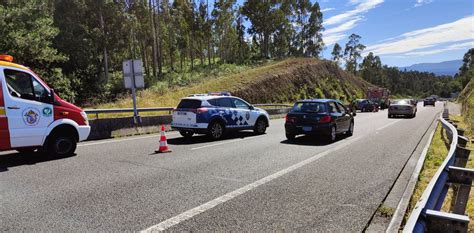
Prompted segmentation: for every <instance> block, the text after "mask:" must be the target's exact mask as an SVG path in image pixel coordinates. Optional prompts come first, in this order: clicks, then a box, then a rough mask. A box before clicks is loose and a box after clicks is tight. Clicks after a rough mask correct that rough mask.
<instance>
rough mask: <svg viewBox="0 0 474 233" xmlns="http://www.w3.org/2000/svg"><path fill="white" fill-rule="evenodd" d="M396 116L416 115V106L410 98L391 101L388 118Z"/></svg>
mask: <svg viewBox="0 0 474 233" xmlns="http://www.w3.org/2000/svg"><path fill="white" fill-rule="evenodd" d="M395 116H408V117H412V118H413V117H415V116H416V107H415V106H414V105H413V104H412V102H411V101H410V100H395V101H392V102H391V103H390V107H388V118H392V117H395Z"/></svg>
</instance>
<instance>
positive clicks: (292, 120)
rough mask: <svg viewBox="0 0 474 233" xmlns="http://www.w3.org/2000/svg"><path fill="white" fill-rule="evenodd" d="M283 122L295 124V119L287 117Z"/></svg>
mask: <svg viewBox="0 0 474 233" xmlns="http://www.w3.org/2000/svg"><path fill="white" fill-rule="evenodd" d="M285 122H295V118H292V117H289V116H288V115H286V116H285Z"/></svg>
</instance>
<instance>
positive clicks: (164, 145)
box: [155, 124, 172, 153]
mask: <svg viewBox="0 0 474 233" xmlns="http://www.w3.org/2000/svg"><path fill="white" fill-rule="evenodd" d="M171 151H172V150H170V148H168V142H167V141H166V135H165V125H163V124H161V137H160V145H159V147H158V149H156V150H155V153H169V152H171Z"/></svg>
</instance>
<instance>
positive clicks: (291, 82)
mask: <svg viewBox="0 0 474 233" xmlns="http://www.w3.org/2000/svg"><path fill="white" fill-rule="evenodd" d="M369 86H371V84H369V83H368V82H366V81H364V80H362V79H360V78H358V77H355V76H353V75H351V74H348V73H346V72H345V71H343V70H342V69H340V68H339V67H338V66H337V65H336V64H334V63H333V62H330V61H321V60H317V59H312V58H291V59H286V60H283V61H280V62H273V63H270V64H268V65H263V66H260V67H256V68H252V69H248V70H246V71H242V72H239V73H236V74H231V75H226V76H221V77H217V78H211V79H208V80H203V81H202V82H201V83H198V84H194V85H191V86H189V87H181V88H174V89H171V90H167V91H164V92H162V93H157V92H155V91H153V90H154V88H149V89H147V90H143V91H140V92H139V93H138V99H137V100H138V106H139V107H156V106H176V105H177V103H178V101H179V99H180V98H183V97H185V96H188V95H190V94H193V93H208V92H215V91H230V92H231V93H232V94H233V95H235V96H239V97H242V98H244V99H246V100H248V101H249V102H251V103H290V102H293V101H295V100H298V99H305V98H337V99H341V100H342V101H347V100H349V99H351V98H356V97H363V96H364V93H365V90H366V89H367V88H368V87H369ZM131 106H132V103H131V99H130V98H128V97H127V98H123V99H119V100H118V101H116V102H114V103H110V104H105V105H101V106H98V107H99V108H112V107H115V108H124V107H131Z"/></svg>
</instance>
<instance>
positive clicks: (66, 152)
mask: <svg viewBox="0 0 474 233" xmlns="http://www.w3.org/2000/svg"><path fill="white" fill-rule="evenodd" d="M76 147H77V142H76V139H75V138H74V136H72V135H66V134H54V135H51V138H49V140H48V145H47V148H46V152H47V153H48V154H49V155H52V156H54V157H66V156H70V155H73V154H74V151H76Z"/></svg>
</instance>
